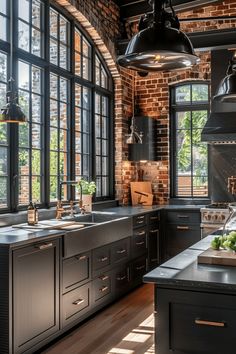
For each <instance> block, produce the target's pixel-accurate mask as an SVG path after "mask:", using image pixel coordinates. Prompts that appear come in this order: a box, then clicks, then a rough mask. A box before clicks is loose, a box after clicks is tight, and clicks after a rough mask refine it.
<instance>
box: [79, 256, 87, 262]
mask: <svg viewBox="0 0 236 354" xmlns="http://www.w3.org/2000/svg"><path fill="white" fill-rule="evenodd" d="M86 258H87V256H80V257H79V261H83V260H85V259H86Z"/></svg>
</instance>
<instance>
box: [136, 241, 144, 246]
mask: <svg viewBox="0 0 236 354" xmlns="http://www.w3.org/2000/svg"><path fill="white" fill-rule="evenodd" d="M144 243H145V242H144V241H140V242H136V245H137V246H141V245H144Z"/></svg>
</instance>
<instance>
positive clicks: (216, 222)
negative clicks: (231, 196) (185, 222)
mask: <svg viewBox="0 0 236 354" xmlns="http://www.w3.org/2000/svg"><path fill="white" fill-rule="evenodd" d="M200 212H201V224H200V227H201V238H203V237H206V236H207V235H210V234H212V233H213V232H214V231H216V230H218V229H220V228H221V227H223V225H224V223H225V222H226V220H227V219H228V217H229V214H230V211H229V208H228V203H212V204H210V205H207V206H206V207H204V208H201V209H200Z"/></svg>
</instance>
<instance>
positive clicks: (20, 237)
mask: <svg viewBox="0 0 236 354" xmlns="http://www.w3.org/2000/svg"><path fill="white" fill-rule="evenodd" d="M64 233H65V232H62V231H58V230H42V231H39V230H37V231H34V230H32V231H31V230H23V229H14V228H11V227H8V228H5V227H4V228H2V230H1V229H0V245H8V246H18V245H19V246H20V245H23V244H28V243H32V242H34V241H42V240H45V241H46V240H47V239H50V238H52V237H55V236H60V235H63V234H64Z"/></svg>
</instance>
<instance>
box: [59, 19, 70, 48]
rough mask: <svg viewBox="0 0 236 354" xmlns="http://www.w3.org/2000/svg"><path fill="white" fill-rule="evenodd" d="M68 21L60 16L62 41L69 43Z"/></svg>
mask: <svg viewBox="0 0 236 354" xmlns="http://www.w3.org/2000/svg"><path fill="white" fill-rule="evenodd" d="M67 24H68V21H66V19H65V18H64V17H62V16H60V41H61V42H64V43H67V42H68V30H67V26H68V25H67Z"/></svg>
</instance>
